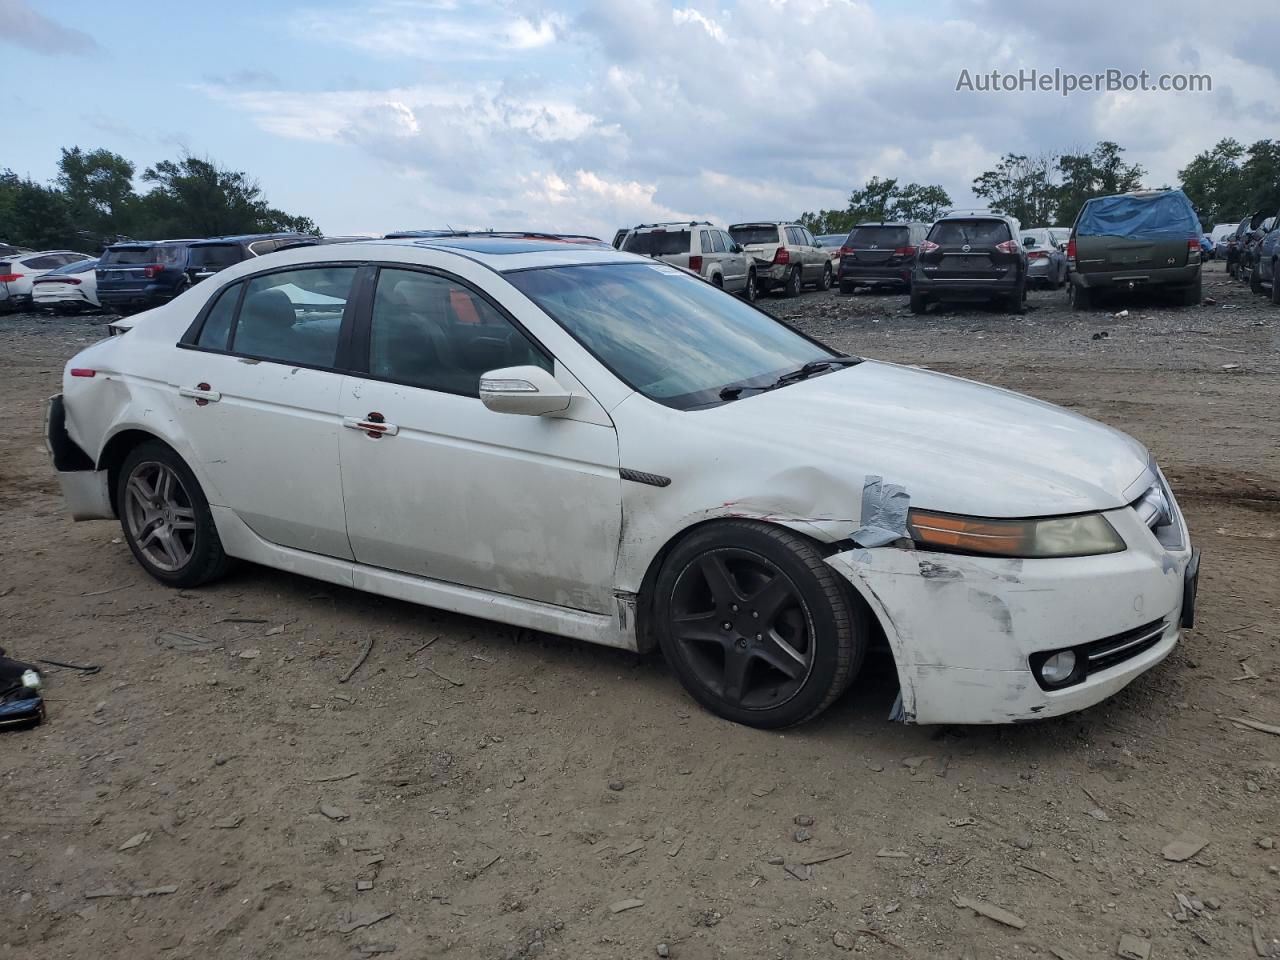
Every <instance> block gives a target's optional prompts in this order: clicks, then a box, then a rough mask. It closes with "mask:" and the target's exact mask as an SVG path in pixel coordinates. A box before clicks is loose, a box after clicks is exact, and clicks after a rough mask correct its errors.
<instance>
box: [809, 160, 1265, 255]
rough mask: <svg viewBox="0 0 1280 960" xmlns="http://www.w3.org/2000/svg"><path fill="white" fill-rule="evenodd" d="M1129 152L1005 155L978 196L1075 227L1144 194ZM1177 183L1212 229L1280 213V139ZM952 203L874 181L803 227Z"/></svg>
mask: <svg viewBox="0 0 1280 960" xmlns="http://www.w3.org/2000/svg"><path fill="white" fill-rule="evenodd" d="M1123 155H1124V148H1123V147H1121V146H1120V145H1119V144H1117V143H1114V142H1112V141H1110V140H1102V141H1099V142H1098V143H1097V144H1096V145H1095V146H1094V147H1092V148H1091V149H1076V150H1073V151H1069V152H1065V153H1042V154H1038V155H1035V156H1028V155H1025V154H1018V153H1006V154H1005V155H1004V156H1003V157H1001V158H1000V161H999V162H998V163H997V164H996V166H995V168H994V169H992V170H985V171H983V172H982V173H980V174H979V175H978V176H977V177H975V178H974V180H973V192H974V194H975V195H976V196H978V197H980V198H982V199H983V200H984V201H985V202H986V205H987V206H988V207H990V209H992V210H994V211H995V212H997V213H1004V214H1008V215H1009V216H1012V217H1016V218H1017V219H1018V221H1019V222H1020V223H1022V225H1023V226H1025V227H1035V226H1069V225H1070V224H1072V223H1074V222H1075V219H1076V215H1077V214H1078V213H1079V212H1080V208H1081V207H1082V206H1084V202H1085V201H1086V200H1088V199H1089V198H1090V197H1097V196H1106V195H1108V194H1115V193H1125V192H1127V191H1130V190H1138V189H1141V187H1142V185H1143V180H1144V178H1145V177H1146V176H1147V171H1146V170H1145V169H1143V167H1142V165H1141V164H1137V163H1129V162H1127V161H1126V160H1125V159H1124V156H1123ZM1178 180H1179V186H1180V187H1181V188H1182V190H1183V192H1184V193H1186V195H1187V197H1188V198H1189V199H1190V200H1191V203H1192V206H1194V207H1195V209H1196V212H1197V213H1198V214H1199V216H1200V221H1201V224H1202V226H1203V227H1204V228H1205V230H1211V229H1212V228H1213V226H1214V224H1218V223H1230V222H1232V221H1239V220H1241V219H1243V218H1244V217H1246V216H1248V215H1249V214H1251V213H1252V212H1254V211H1255V210H1266V211H1268V212H1270V213H1274V212H1276V211H1277V210H1280V141H1277V140H1259V141H1257V142H1255V143H1253V144H1251V145H1250V146H1248V147H1245V146H1244V145H1243V144H1241V143H1239V142H1238V141H1236V140H1232V139H1229V138H1228V139H1225V140H1220V141H1219V142H1218V143H1217V144H1215V145H1214V146H1213V147H1212V148H1211V149H1209V150H1206V151H1204V152H1203V153H1199V154H1197V155H1196V156H1195V157H1194V158H1192V160H1191V162H1190V163H1188V164H1187V166H1185V167H1184V168H1182V169H1181V170H1179V171H1178ZM1161 189H1167V187H1162V188H1161ZM951 206H952V202H951V198H950V197H949V196H948V195H947V192H946V190H944V189H943V188H942V187H941V186H939V185H937V184H932V185H922V184H918V183H908V184H904V185H902V186H899V184H898V181H897V180H896V179H892V178H889V179H882V178H880V177H872V178H871V179H870V180H869V181H867V183H866V185H865V186H863V187H861V188H859V189H856V190H854V191H853V192H852V193H851V194H850V196H849V204H848V206H847V207H846V208H845V209H844V210H820V211H818V212H817V213H809V212H806V213H803V214H801V215H800V222H801V223H803V224H804V225H805V226H807V227H808V228H809V229H810V231H812V232H813V233H816V234H821V233H844V232H846V231H848V230H850V229H852V228H853V227H854V226H855V225H857V224H858V223H866V222H871V221H877V220H899V221H901V220H921V221H925V222H929V221H931V220H934V219H936V218H937V217H938V216H939V215H940V214H941V213H942V211H944V210H945V209H947V208H949V207H951Z"/></svg>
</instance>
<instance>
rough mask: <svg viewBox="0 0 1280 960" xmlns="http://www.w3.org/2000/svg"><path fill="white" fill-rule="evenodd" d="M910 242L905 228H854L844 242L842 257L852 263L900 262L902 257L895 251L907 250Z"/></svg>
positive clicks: (909, 236)
mask: <svg viewBox="0 0 1280 960" xmlns="http://www.w3.org/2000/svg"><path fill="white" fill-rule="evenodd" d="M910 241H911V235H910V233H909V232H908V231H907V228H906V227H856V228H855V229H854V230H853V232H851V233H850V234H849V238H848V239H847V240H845V243H844V251H845V252H844V254H843V255H844V257H845V258H846V259H847V260H849V261H851V262H853V263H860V264H868V265H870V264H877V263H888V262H889V261H890V260H894V259H895V258H896V259H899V260H900V259H901V258H902V256H903V255H902V254H898V253H896V251H898V250H904V249H905V248H907V247H908V246H909V245H910ZM913 252H914V251H913Z"/></svg>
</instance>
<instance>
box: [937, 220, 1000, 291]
mask: <svg viewBox="0 0 1280 960" xmlns="http://www.w3.org/2000/svg"><path fill="white" fill-rule="evenodd" d="M1012 239H1013V238H1012V236H1011V234H1010V233H1009V226H1008V224H1006V223H1005V222H1004V221H1003V220H944V221H941V222H939V223H936V224H934V226H933V229H932V230H930V231H929V241H930V242H929V243H926V244H925V246H924V247H922V248H921V251H920V262H921V265H922V266H923V267H924V269H925V270H927V271H928V275H929V279H931V280H999V279H1001V278H1002V277H1004V276H1006V275H1007V274H1008V272H1009V270H1010V269H1011V268H1015V267H1016V265H1017V263H1018V254H1017V252H1016V251H1013V250H1010V249H1005V250H1002V249H1000V245H1001V244H1006V243H1009V242H1010V241H1011V240H1012Z"/></svg>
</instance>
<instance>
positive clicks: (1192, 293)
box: [1182, 277, 1204, 307]
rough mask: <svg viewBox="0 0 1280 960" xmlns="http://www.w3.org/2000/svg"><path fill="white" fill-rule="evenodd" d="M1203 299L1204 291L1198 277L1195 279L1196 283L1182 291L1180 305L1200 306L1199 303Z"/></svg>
mask: <svg viewBox="0 0 1280 960" xmlns="http://www.w3.org/2000/svg"><path fill="white" fill-rule="evenodd" d="M1203 299H1204V290H1203V287H1202V284H1201V280H1200V278H1199V277H1196V282H1195V283H1193V284H1191V286H1189V287H1187V288H1186V289H1185V290H1183V291H1182V305H1183V306H1184V307H1198V306H1200V301H1201V300H1203Z"/></svg>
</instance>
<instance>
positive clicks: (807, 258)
mask: <svg viewBox="0 0 1280 960" xmlns="http://www.w3.org/2000/svg"><path fill="white" fill-rule="evenodd" d="M729 235H730V236H731V237H733V239H734V240H736V241H737V242H738V243H739V244H741V246H742V247H743V249H744V250H746V252H747V253H748V254H750V255H751V257H752V258H754V259H755V262H756V282H757V283H758V284H759V286H760V292H761V293H766V292H768V291H769V290H772V289H775V288H781V289H782V291H783V292H784V293H785V294H786V295H787V296H788V297H794V296H796V295H797V294H798V293H799V292H800V290H801V289H802V288H803V287H804V285H805V284H806V283H812V284H814V285H815V286H816V287H818V289H820V290H827V289H830V287H831V281H832V279H833V276H832V274H833V271H832V268H831V253H830V251H829V250H827V249H825V248H824V247H821V246H819V244H818V241H817V240H815V239H814V237H813V234H811V233H810V232H809V231H808V230H807V229H805V228H804V227H802V226H800V224H798V223H788V222H786V221H785V220H766V221H762V222H758V223H735V224H733V225H732V226H730V227H729Z"/></svg>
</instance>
